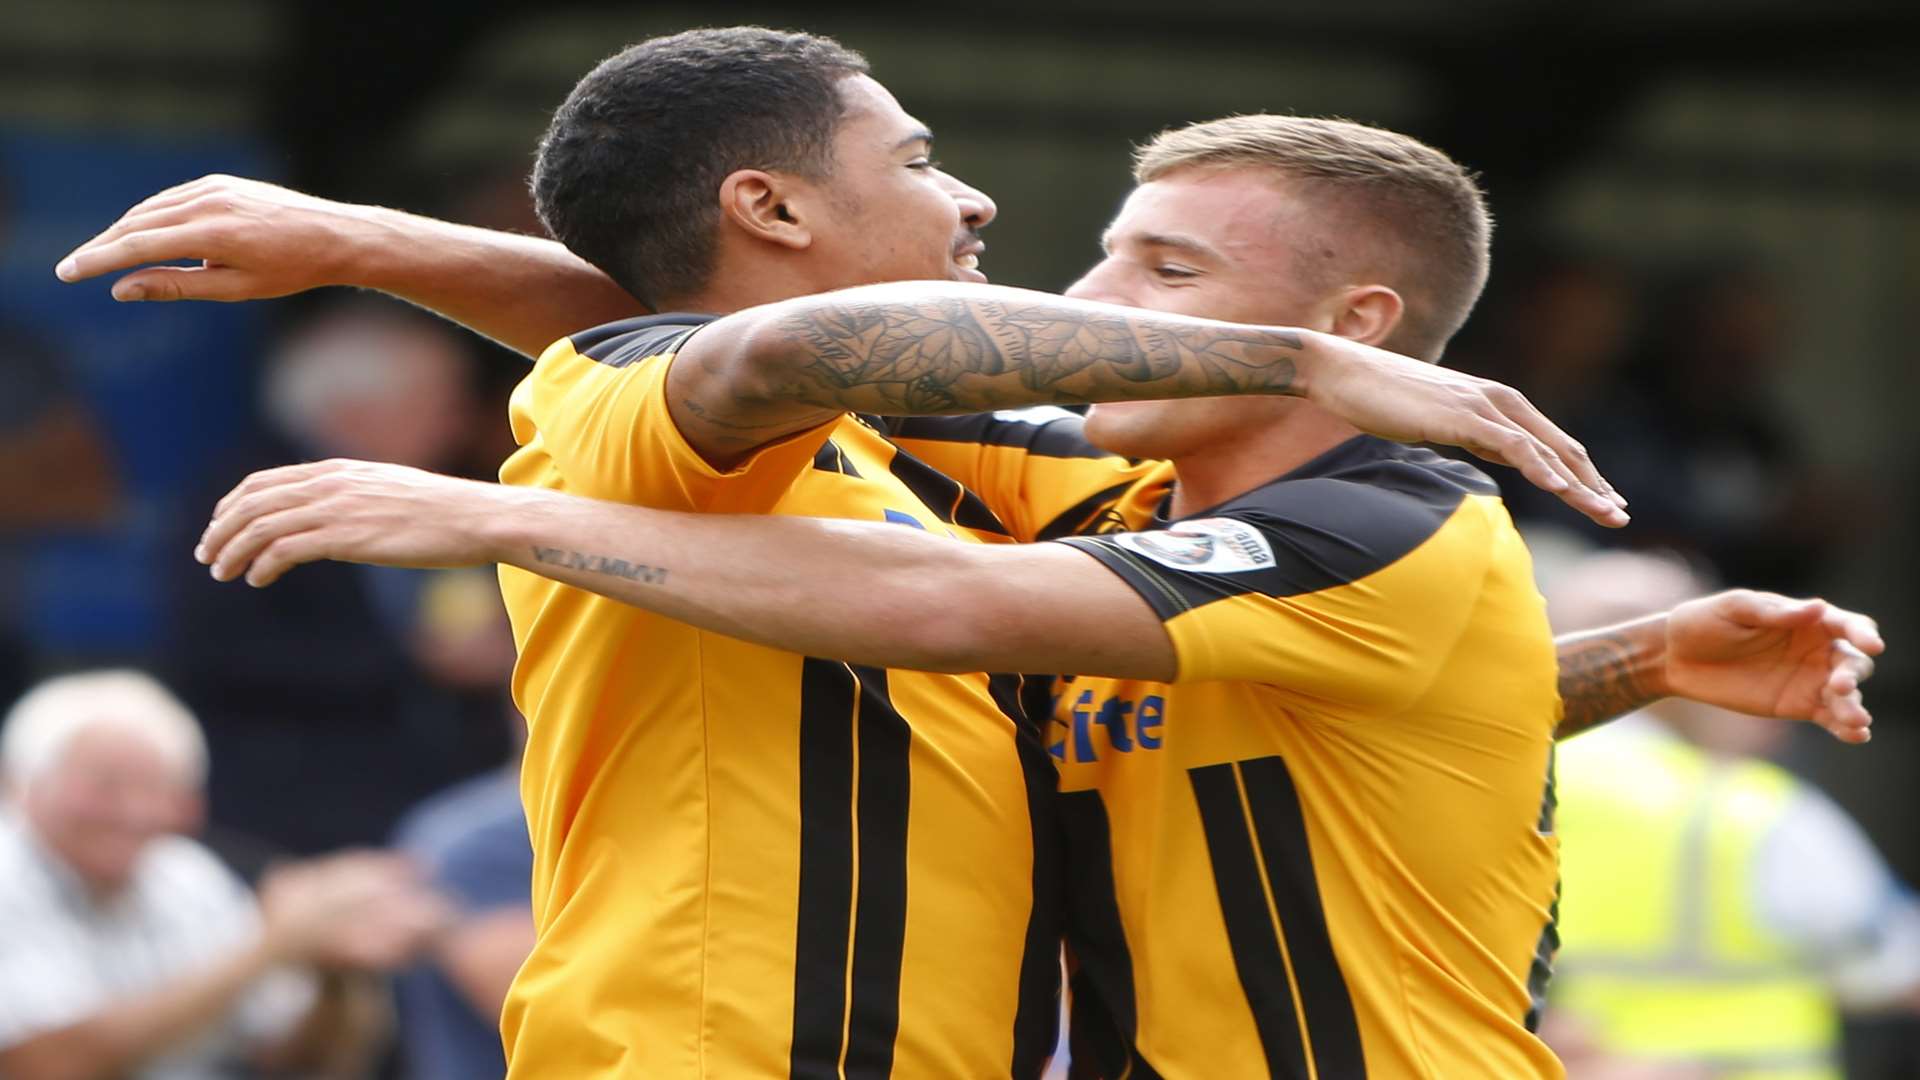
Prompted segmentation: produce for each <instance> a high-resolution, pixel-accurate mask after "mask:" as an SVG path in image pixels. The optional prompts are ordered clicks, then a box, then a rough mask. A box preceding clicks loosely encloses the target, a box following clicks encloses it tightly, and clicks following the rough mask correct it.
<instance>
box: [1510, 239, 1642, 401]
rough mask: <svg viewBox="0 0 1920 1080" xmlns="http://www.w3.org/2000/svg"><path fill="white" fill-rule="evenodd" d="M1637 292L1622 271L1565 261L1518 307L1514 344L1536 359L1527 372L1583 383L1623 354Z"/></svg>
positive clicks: (1558, 381) (1543, 378)
mask: <svg viewBox="0 0 1920 1080" xmlns="http://www.w3.org/2000/svg"><path fill="white" fill-rule="evenodd" d="M1632 311H1633V296H1632V292H1631V290H1630V288H1629V286H1628V284H1627V282H1626V281H1625V280H1624V279H1623V278H1621V277H1620V276H1619V275H1618V274H1616V273H1613V272H1611V271H1609V270H1606V269H1604V268H1601V267H1597V266H1565V267H1561V268H1559V269H1557V270H1555V271H1552V272H1550V273H1549V274H1548V275H1547V276H1546V278H1545V279H1544V280H1542V281H1540V282H1538V283H1537V284H1536V285H1535V287H1534V291H1533V294H1532V298H1531V302H1529V303H1526V304H1522V305H1520V307H1519V309H1518V310H1516V312H1515V323H1516V327H1515V329H1514V331H1513V332H1512V335H1511V336H1512V337H1513V338H1514V342H1513V344H1514V347H1516V348H1519V349H1524V350H1525V351H1526V355H1528V356H1529V357H1531V358H1533V362H1532V364H1531V365H1530V367H1529V369H1528V375H1529V377H1532V378H1535V379H1537V380H1539V381H1540V382H1542V383H1548V384H1558V385H1562V386H1568V387H1579V386H1583V385H1585V384H1587V383H1589V382H1591V381H1593V380H1595V379H1598V378H1600V377H1602V376H1604V375H1605V374H1606V373H1607V371H1608V370H1610V369H1611V368H1612V367H1614V366H1615V365H1616V364H1617V363H1618V362H1619V361H1620V359H1621V358H1622V356H1623V353H1624V350H1625V347H1626V341H1627V332H1628V329H1629V328H1630V327H1631V325H1632Z"/></svg>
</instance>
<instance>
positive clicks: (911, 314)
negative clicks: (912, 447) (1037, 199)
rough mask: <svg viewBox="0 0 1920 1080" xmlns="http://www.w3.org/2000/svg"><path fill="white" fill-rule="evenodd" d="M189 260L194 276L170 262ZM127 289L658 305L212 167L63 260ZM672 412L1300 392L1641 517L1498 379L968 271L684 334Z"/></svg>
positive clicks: (720, 453) (133, 294)
mask: <svg viewBox="0 0 1920 1080" xmlns="http://www.w3.org/2000/svg"><path fill="white" fill-rule="evenodd" d="M179 260H193V261H196V262H198V263H199V264H200V265H198V266H155V265H150V264H154V263H168V262H177V261H179ZM142 266H144V267H145V269H138V270H135V272H133V273H131V274H128V275H127V276H125V277H123V278H121V279H120V280H118V281H116V282H115V283H114V287H113V288H114V296H115V297H117V298H119V299H122V300H253V299H263V298H267V297H275V296H285V295H288V294H289V293H295V292H302V291H305V290H307V289H313V288H319V287H321V286H326V285H353V286H359V287H362V288H370V289H377V290H380V291H382V292H387V293H390V294H392V295H394V296H397V297H400V298H401V299H404V300H408V301H411V302H413V303H415V304H419V305H420V306H422V307H425V308H428V309H430V310H433V311H435V312H438V313H439V314H441V315H443V316H445V317H447V318H449V319H452V320H453V321H455V322H458V323H461V324H462V325H464V326H467V327H469V328H471V329H473V330H475V331H477V332H479V333H481V334H484V335H486V336H488V337H491V338H493V339H495V340H497V341H500V342H502V343H503V344H505V345H507V346H508V347H510V348H513V349H516V350H518V351H520V352H522V353H525V354H527V355H529V356H533V355H538V354H539V353H540V352H541V351H542V350H543V349H545V348H546V347H547V346H548V345H550V344H551V343H553V342H555V341H557V340H559V339H560V338H561V337H563V336H565V335H567V334H570V333H573V332H574V331H576V330H579V329H581V328H583V327H588V326H595V325H598V324H601V323H605V322H610V321H612V320H615V319H619V318H624V317H626V316H629V315H633V314H636V313H638V312H639V311H640V310H642V308H641V305H640V303H639V302H638V301H636V300H634V299H633V298H632V297H631V296H629V295H627V294H626V293H625V292H623V291H622V290H621V289H620V288H619V287H618V286H616V285H615V284H614V283H613V282H612V281H610V280H609V279H608V278H607V277H606V276H605V275H603V274H602V273H600V271H598V270H596V269H595V268H593V267H592V266H590V265H588V264H587V263H585V262H583V261H581V260H580V259H579V258H577V257H575V256H574V255H573V254H571V253H570V252H568V251H567V250H566V248H564V247H562V246H561V245H559V244H557V243H554V242H552V241H550V240H540V239H535V238H532V237H525V236H514V235H511V234H508V233H499V232H492V231H489V230H486V229H475V228H470V227H467V226H461V225H452V224H448V223H446V222H442V221H435V220H433V219H430V218H424V217H419V216H416V215H412V214H405V213H401V212H399V211H395V210H387V209H382V208H379V207H370V206H355V205H349V204H345V203H338V202H332V201H330V200H326V199H320V198H315V197H314V196H311V195H304V194H301V193H299V192H296V191H291V190H288V189H286V188H282V187H277V186H275V185H272V184H267V183H263V182H261V181H257V180H245V179H240V178H236V177H230V176H209V177H203V178H201V179H199V180H195V181H192V182H190V183H186V184H182V185H180V186H178V187H174V188H169V189H168V190H166V191H163V192H161V193H159V194H158V195H155V196H153V197H152V198H150V199H147V200H146V201H144V202H142V203H140V204H139V205H138V206H135V207H134V208H133V209H131V210H129V211H127V213H126V214H125V215H123V216H122V217H121V218H120V220H119V221H117V222H115V223H114V224H113V225H112V226H110V227H109V228H108V229H107V230H106V231H105V232H103V233H101V234H100V235H99V236H96V237H94V238H93V239H92V240H89V241H87V242H86V243H85V244H82V245H81V246H80V247H79V248H77V249H75V250H74V252H72V253H71V254H70V255H68V256H67V257H66V258H64V259H62V260H61V261H60V264H59V265H58V267H56V273H57V274H58V275H59V276H60V277H61V278H62V279H63V280H67V281H79V280H82V279H85V278H90V277H94V276H97V275H100V274H105V273H112V272H115V271H119V270H128V269H133V268H135V267H142ZM683 352H684V355H683V357H682V358H681V359H680V360H679V361H676V362H675V364H674V366H673V369H672V375H671V383H670V386H669V389H670V391H671V394H672V396H671V398H670V401H669V406H670V408H671V410H672V414H673V420H674V423H675V424H676V425H678V426H679V428H680V429H681V431H682V432H683V433H684V434H685V435H686V436H687V438H688V439H689V441H691V442H692V444H693V445H694V447H695V448H696V449H698V450H699V451H700V452H701V454H702V455H704V456H705V457H706V458H707V459H708V460H709V461H711V462H713V463H714V464H716V465H727V464H732V463H734V462H737V461H739V460H741V459H743V458H745V457H746V456H747V455H748V454H749V453H751V452H752V450H754V449H755V448H756V447H759V446H762V445H765V444H766V443H769V442H772V441H774V440H776V439H778V438H780V437H781V436H783V435H787V434H790V433H792V432H795V431H800V430H803V429H805V428H808V427H811V426H814V425H816V424H818V423H820V422H821V421H822V420H824V419H825V418H827V417H830V416H832V415H834V414H836V413H839V412H847V411H852V412H877V413H887V414H896V415H900V414H920V413H963V412H979V411H984V410H989V409H996V408H1002V407H1007V406H1014V405H1030V404H1058V403H1074V402H1087V401H1121V400H1136V399H1150V398H1167V397H1191V396H1202V395H1216V394H1247V393H1269V394H1293V395H1299V396H1304V397H1306V398H1308V399H1309V400H1311V401H1313V402H1314V403H1315V404H1317V405H1320V406H1321V407H1323V408H1325V409H1327V410H1328V411H1330V412H1332V413H1334V414H1335V415H1337V416H1340V417H1341V418H1343V419H1345V420H1347V421H1349V422H1351V423H1353V424H1354V425H1355V426H1356V427H1359V428H1360V429H1362V430H1364V431H1368V432H1372V433H1373V434H1376V435H1383V436H1385V437H1387V438H1391V439H1398V440H1401V441H1407V442H1419V441H1427V442H1436V443H1444V444H1447V445H1451V446H1462V447H1465V448H1467V449H1468V450H1471V451H1472V452H1474V453H1475V454H1478V455H1480V456H1481V457H1483V458H1486V459H1488V460H1490V461H1494V462H1498V463H1501V464H1506V465H1512V466H1513V467H1515V468H1517V469H1519V470H1520V471H1521V472H1522V473H1523V474H1524V475H1525V476H1526V477H1527V479H1528V480H1530V481H1532V482H1533V483H1535V484H1537V485H1539V486H1541V487H1542V488H1545V489H1546V490H1548V491H1552V492H1554V493H1556V494H1558V495H1560V496H1561V497H1562V498H1563V499H1565V500H1566V501H1567V502H1568V503H1570V504H1572V505H1573V506H1574V508H1575V509H1577V510H1579V511H1581V512H1582V513H1585V514H1587V515H1588V516H1589V517H1592V518H1594V519H1595V520H1596V521H1599V522H1600V523H1602V524H1605V525H1620V524H1624V523H1625V521H1626V515H1625V514H1624V513H1623V512H1622V510H1621V505H1622V504H1621V503H1620V502H1619V500H1618V499H1617V497H1614V496H1613V495H1612V489H1611V488H1610V487H1609V486H1607V484H1606V482H1605V481H1604V480H1603V479H1602V478H1601V477H1600V475H1599V473H1598V472H1596V471H1595V470H1594V468H1593V465H1592V463H1591V461H1589V460H1588V458H1587V454H1586V451H1585V450H1584V449H1583V448H1582V447H1581V446H1580V444H1579V443H1577V442H1575V441H1574V440H1573V439H1571V438H1569V437H1568V436H1567V435H1566V433H1565V432H1563V431H1561V430H1560V429H1559V428H1558V427H1556V426H1554V424H1553V423H1552V422H1551V421H1549V420H1547V419H1546V418H1545V417H1543V416H1541V415H1540V413H1539V412H1538V411H1537V410H1535V409H1534V408H1533V406H1532V405H1531V404H1529V403H1528V402H1527V400H1526V399H1525V398H1524V397H1522V396H1521V395H1520V394H1519V393H1517V392H1516V391H1514V390H1512V389H1511V388H1509V387H1506V386H1502V385H1501V384H1499V383H1494V382H1489V381H1487V380H1484V379H1479V378H1476V377H1474V376H1471V375H1466V374H1463V373H1461V372H1455V371H1448V370H1445V369H1443V368H1438V367H1434V366H1431V365H1427V364H1421V363H1418V362H1416V361H1413V360H1409V359H1406V358H1404V357H1398V356H1395V355H1394V354H1391V353H1386V352H1382V351H1380V350H1377V349H1371V348H1368V347H1367V346H1363V345H1359V344H1356V343H1353V342H1349V341H1345V340H1343V339H1340V338H1336V337H1331V336H1329V335H1324V334H1314V333H1310V332H1307V331H1298V330H1289V329H1284V328H1276V327H1252V326H1241V325H1236V324H1231V323H1219V322H1213V321H1211V320H1205V319H1193V318H1187V317H1184V316H1177V315H1168V314H1162V313H1157V312H1147V311H1141V310H1137V309H1131V308H1117V307H1112V306H1109V305H1103V304H1089V303H1084V302H1077V301H1072V300H1067V299H1064V298H1062V297H1058V296H1052V295H1049V294H1045V293H1034V292H1026V291H1023V290H1018V289H996V288H993V287H991V286H974V285H959V284H951V283H931V282H919V283H899V284H892V285H881V286H871V287H868V288H865V289H850V290H847V291H844V292H838V293H829V294H825V295H822V296H814V297H806V298H802V299H799V300H792V301H787V302H783V303H779V304H771V305H767V306H765V307H760V308H754V309H750V310H748V311H744V312H739V313H736V314H734V315H731V316H729V317H728V318H726V319H723V320H721V321H719V322H717V323H715V324H713V325H712V326H710V327H708V328H706V329H705V330H703V331H702V332H701V333H699V334H697V335H695V336H694V338H693V339H692V340H691V341H690V342H689V343H688V344H687V346H686V347H685V348H684V350H683Z"/></svg>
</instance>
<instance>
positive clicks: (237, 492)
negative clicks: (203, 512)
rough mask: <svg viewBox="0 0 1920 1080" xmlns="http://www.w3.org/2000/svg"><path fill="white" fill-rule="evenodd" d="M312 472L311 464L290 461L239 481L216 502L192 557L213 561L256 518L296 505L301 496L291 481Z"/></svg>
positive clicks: (294, 481)
mask: <svg viewBox="0 0 1920 1080" xmlns="http://www.w3.org/2000/svg"><path fill="white" fill-rule="evenodd" d="M313 472H314V470H313V466H310V465H290V466H286V467H284V468H279V469H265V470H262V471H260V472H256V473H254V474H252V475H250V476H248V477H247V478H246V479H245V480H242V481H240V483H239V484H238V485H236V486H235V487H234V489H233V490H232V491H229V492H227V493H226V494H225V495H224V496H222V497H221V499H220V502H219V503H218V504H217V505H215V506H214V508H213V516H212V518H211V519H210V520H209V521H208V522H207V527H206V529H205V530H203V531H202V532H201V534H200V542H199V543H198V544H197V545H195V546H194V549H193V557H194V558H195V559H197V560H199V561H200V562H201V563H202V564H204V565H207V566H212V565H214V564H215V563H216V562H217V561H218V560H219V559H220V557H221V556H222V555H223V554H225V553H226V549H227V545H228V544H229V543H230V542H231V541H232V540H233V538H234V536H235V534H237V533H239V532H240V530H242V529H244V528H246V527H247V526H248V525H250V524H252V522H253V521H254V520H255V519H256V518H259V517H261V516H262V515H265V514H270V513H274V512H276V511H279V510H284V509H287V508H288V507H290V506H293V505H295V504H296V503H297V502H298V501H299V499H298V498H297V496H296V495H295V494H294V493H293V491H292V490H291V488H292V485H295V484H298V483H300V482H301V481H303V480H305V479H307V478H308V477H310V476H312V475H313ZM216 576H217V575H216ZM222 580H225V579H222Z"/></svg>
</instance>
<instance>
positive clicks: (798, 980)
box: [788, 657, 912, 1080]
mask: <svg viewBox="0 0 1920 1080" xmlns="http://www.w3.org/2000/svg"><path fill="white" fill-rule="evenodd" d="M856 731H857V732H858V743H857V745H856V742H855V737H856V736H855V732H856ZM911 747H912V732H911V730H910V729H909V728H908V726H907V722H906V721H905V720H904V719H903V718H902V717H901V716H900V714H899V713H898V712H896V711H894V708H893V702H892V699H891V698H890V696H889V695H888V690H887V673H886V672H885V671H883V670H880V669H878V668H868V667H860V668H849V667H848V666H847V665H846V664H843V663H839V662H837V661H829V660H817V659H814V658H812V657H808V658H807V659H806V660H805V661H803V662H802V665H801V672H800V904H799V918H798V920H797V923H798V927H797V937H796V939H795V944H794V976H793V989H794V995H793V1043H792V1050H791V1052H790V1056H789V1062H788V1065H789V1069H790V1072H791V1075H792V1076H794V1077H796V1078H801V1080H829V1078H838V1077H840V1076H842V1075H843V1074H842V1072H841V1068H840V1064H841V1049H842V1046H841V1044H842V1032H843V1031H844V1033H845V1040H844V1041H845V1051H846V1053H845V1058H846V1069H845V1073H844V1075H845V1077H847V1078H848V1080H853V1078H855V1077H869V1076H872V1077H885V1076H886V1075H888V1074H889V1073H890V1072H891V1071H892V1069H893V1043H894V1037H895V1035H896V1034H897V1033H898V1031H899V1027H900V963H901V958H902V949H903V945H904V942H905V940H906V932H907V810H908V803H909V799H910V796H911V794H912V792H911V782H910V763H909V760H908V754H909V751H910V749H911ZM856 757H857V759H858V761H859V783H858V786H857V788H856V785H855V776H854V761H855V760H856ZM856 790H857V792H858V795H857V805H856V794H855V792H856ZM856 823H857V826H856ZM856 827H857V828H858V833H857V836H856V833H855V831H854V830H855V828H856ZM856 852H857V853H858V857H859V865H860V868H859V879H860V889H859V892H858V894H857V895H856V894H855V892H854V888H853V881H854V858H855V853H856ZM849 917H851V921H852V925H853V933H852V938H853V941H852V949H853V955H852V966H851V968H849V966H848V956H847V949H848V940H847V939H848V931H847V926H848V922H849ZM849 975H850V976H851V978H850V979H849ZM849 982H851V986H852V990H853V996H852V1000H851V1001H849V1000H848V999H847V995H846V989H847V986H848V985H849Z"/></svg>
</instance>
